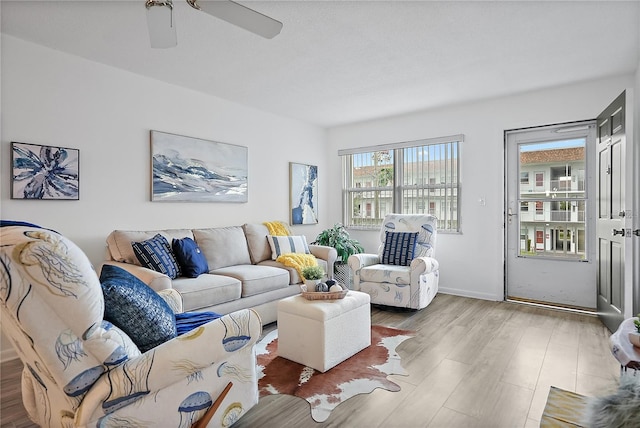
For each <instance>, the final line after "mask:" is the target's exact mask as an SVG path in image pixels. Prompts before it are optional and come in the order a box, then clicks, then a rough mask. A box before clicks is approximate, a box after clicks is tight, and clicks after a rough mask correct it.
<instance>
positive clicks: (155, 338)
mask: <svg viewBox="0 0 640 428" xmlns="http://www.w3.org/2000/svg"><path fill="white" fill-rule="evenodd" d="M100 283H101V284H102V294H103V295H104V319H105V320H106V321H109V322H110V323H112V324H113V325H115V326H116V327H118V328H119V329H120V330H122V331H124V332H125V333H127V335H128V336H129V337H130V338H131V340H133V343H135V344H136V345H137V346H138V349H140V352H146V351H148V350H149V349H152V348H155V347H156V346H158V345H160V344H162V343H164V342H166V341H167V340H171V339H173V338H174V337H176V335H177V332H176V317H175V314H174V313H173V311H172V310H171V308H170V307H169V305H168V304H167V302H165V301H164V300H163V299H162V297H160V296H159V295H158V293H156V292H155V291H153V290H152V289H151V288H149V287H148V286H147V284H145V283H144V282H142V281H141V280H140V279H138V278H137V277H135V276H134V275H132V274H131V273H129V272H127V271H126V270H124V269H122V268H120V267H117V266H113V265H109V264H106V265H104V266H103V267H102V272H101V273H100Z"/></svg>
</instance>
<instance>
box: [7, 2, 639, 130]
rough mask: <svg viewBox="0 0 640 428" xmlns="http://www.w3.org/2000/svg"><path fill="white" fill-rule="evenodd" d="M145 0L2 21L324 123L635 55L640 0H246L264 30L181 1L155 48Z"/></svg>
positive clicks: (40, 10) (535, 81)
mask: <svg viewBox="0 0 640 428" xmlns="http://www.w3.org/2000/svg"><path fill="white" fill-rule="evenodd" d="M201 1H202V0H201ZM238 1H240V0H238ZM144 3H145V2H144V0H136V1H133V0H127V1H117V0H110V1H99V0H85V1H52V0H49V1H42V2H38V1H29V0H23V1H8V0H2V1H1V3H0V4H1V7H2V10H1V13H2V27H1V29H2V32H3V33H6V34H10V35H13V36H15V37H18V38H21V39H25V40H29V41H32V42H35V43H38V44H41V45H44V46H48V47H51V48H54V49H57V50H60V51H64V52H69V53H72V54H75V55H78V56H81V57H84V58H87V59H90V60H93V61H97V62H100V63H104V64H108V65H111V66H114V67H118V68H121V69H125V70H129V71H131V72H134V73H138V74H141V75H145V76H150V77H152V78H155V79H159V80H162V81H166V82H171V83H174V84H176V85H180V86H184V87H187V88H191V89H194V90H197V91H200V92H205V93H209V94H213V95H216V96H218V97H221V98H224V99H227V100H230V101H235V102H238V103H241V104H244V105H247V106H252V107H255V108H257V109H260V110H264V111H268V112H272V113H275V114H278V115H283V116H288V117H292V118H297V119H300V120H303V121H305V122H309V123H313V124H317V125H320V126H325V127H330V126H336V125H341V124H346V123H351V122H356V121H361V120H369V119H375V118H379V117H385V116H391V115H396V114H402V113H407V112H411V111H416V110H422V109H428V108H437V107H441V106H444V105H450V104H456V103H463V102H468V101H472V100H478V99H484V98H490V97H495V96H502V95H508V94H512V93H518V92H523V91H530V90H536V89H540V88H546V87H553V86H557V85H564V84H567V83H571V82H578V81H584V80H590V79H597V78H601V77H606V76H612V75H621V74H625V73H632V72H634V71H635V70H636V68H637V67H638V63H639V52H640V32H639V28H640V1H625V2H623V1H585V2H583V1H565V2H558V1H513V2H507V1H494V2H490V1H470V2H459V1H407V2H399V1H312V0H305V1H271V0H266V1H244V2H242V1H240V3H242V4H244V5H245V6H248V7H250V8H253V9H255V10H258V11H259V12H261V13H263V14H265V15H268V16H271V17H273V18H275V19H277V20H279V21H281V22H283V23H284V27H283V30H282V33H281V34H280V35H278V36H276V37H275V38H274V39H271V40H267V39H263V38H261V37H259V36H256V35H254V34H252V33H249V32H247V31H245V30H242V29H240V28H237V27H234V26H232V25H230V24H228V23H226V22H224V21H221V20H219V19H217V18H214V17H212V16H210V15H207V14H205V13H202V12H198V11H196V10H194V9H192V8H191V7H189V6H188V5H187V4H186V2H184V0H174V5H175V9H174V10H175V20H176V24H177V32H178V46H177V47H176V48H172V49H160V50H158V49H151V48H150V45H149V35H148V31H147V25H146V12H145V7H144Z"/></svg>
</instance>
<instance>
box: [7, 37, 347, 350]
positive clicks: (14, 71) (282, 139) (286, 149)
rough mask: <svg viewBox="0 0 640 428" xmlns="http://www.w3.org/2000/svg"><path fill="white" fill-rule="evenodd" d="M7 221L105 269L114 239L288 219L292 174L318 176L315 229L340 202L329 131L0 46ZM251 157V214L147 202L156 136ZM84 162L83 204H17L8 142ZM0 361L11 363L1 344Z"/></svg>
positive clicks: (16, 42)
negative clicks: (51, 232)
mask: <svg viewBox="0 0 640 428" xmlns="http://www.w3.org/2000/svg"><path fill="white" fill-rule="evenodd" d="M1 79H2V80H1V82H2V103H1V106H0V109H1V111H2V126H1V128H2V130H1V134H0V136H1V147H0V177H1V178H0V181H1V190H0V194H1V199H0V211H1V212H0V214H1V217H2V218H3V219H9V220H22V221H28V222H32V223H36V224H40V225H43V226H46V227H49V228H52V229H55V230H58V231H60V232H61V233H63V234H64V235H66V236H67V237H69V238H70V239H72V240H73V241H74V242H75V243H76V244H78V245H79V246H80V247H81V248H82V249H83V250H84V251H85V252H86V254H87V255H88V256H89V258H90V260H91V262H92V263H93V264H94V266H96V267H99V265H100V263H101V262H102V261H103V260H104V256H105V238H106V237H107V235H108V234H109V232H111V231H112V230H114V229H156V228H157V229H164V228H182V227H215V226H229V225H241V224H243V223H245V222H263V221H270V220H284V221H288V219H289V162H300V163H308V164H314V165H318V170H319V177H320V185H319V208H320V211H319V218H320V220H321V221H323V222H324V223H321V224H319V225H317V226H298V227H296V228H294V232H295V233H298V234H304V235H306V236H307V238H308V239H310V240H313V239H314V238H315V237H316V236H317V234H318V233H319V232H320V231H321V230H322V229H323V228H325V227H326V226H328V225H330V223H329V222H328V212H329V210H328V207H329V206H330V205H332V204H335V203H337V200H335V198H334V200H333V201H332V200H331V195H333V194H337V193H336V192H331V191H330V189H329V186H328V185H327V184H326V182H325V181H323V180H325V179H326V178H325V177H328V176H330V173H329V171H328V165H327V157H328V154H327V151H326V147H325V140H326V136H325V131H324V130H323V129H321V128H318V127H315V126H311V125H308V124H305V123H302V122H299V121H295V120H291V119H287V118H283V117H279V116H274V115H271V114H268V113H265V112H261V111H258V110H255V109H251V108H248V107H244V106H242V105H239V104H234V103H231V102H228V101H225V100H222V99H220V98H216V97H212V96H207V95H204V94H201V93H198V92H194V91H191V90H186V89H183V88H180V87H177V86H173V85H169V84H166V83H163V82H159V81H155V80H151V79H148V78H145V77H142V76H139V75H135V74H132V73H129V72H126V71H122V70H119V69H115V68H111V67H107V66H104V65H101V64H98V63H94V62H90V61H86V60H84V59H81V58H78V57H74V56H70V55H67V54H64V53H61V52H58V51H55V50H51V49H48V48H44V47H42V46H39V45H35V44H32V43H28V42H25V41H22V40H20V39H16V38H13V37H10V36H6V35H2V68H1ZM151 129H154V130H159V131H164V132H170V133H175V134H180V135H187V136H191V137H197V138H203V139H207V140H215V141H220V142H225V143H231V144H238V145H242V146H247V147H248V148H249V202H248V203H244V204H230V203H161V202H150V187H151V178H150V177H151V171H150V169H151V159H150V143H149V130H151ZM11 141H18V142H24V143H33V144H43V145H53V146H63V147H71V148H77V149H79V150H80V200H79V201H34V200H12V199H10V197H11V192H10V179H9V177H10V171H9V168H10V142H11ZM0 351H1V353H0V359H1V360H6V359H9V358H12V357H14V356H15V353H14V352H13V350H12V349H11V347H10V346H9V345H8V342H7V341H6V339H5V338H4V337H1V338H0Z"/></svg>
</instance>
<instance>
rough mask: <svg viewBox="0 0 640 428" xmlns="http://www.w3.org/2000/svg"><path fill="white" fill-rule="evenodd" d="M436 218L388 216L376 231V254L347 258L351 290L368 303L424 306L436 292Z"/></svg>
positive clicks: (412, 215)
mask: <svg viewBox="0 0 640 428" xmlns="http://www.w3.org/2000/svg"><path fill="white" fill-rule="evenodd" d="M436 226H437V219H436V217H434V216H431V215H424V214H388V215H387V216H386V217H385V218H384V220H383V223H382V228H381V230H380V246H379V248H378V254H354V255H352V256H350V257H349V268H350V269H351V271H352V272H353V288H354V289H355V290H359V291H363V292H365V293H368V294H369V295H370V296H371V303H373V304H380V305H385V306H396V307H402V308H410V309H422V308H424V307H426V306H427V305H428V304H429V303H431V301H432V300H433V298H434V297H435V295H436V293H437V292H438V269H439V265H438V261H437V260H436V259H435V258H434V256H435V247H436V235H437V230H436Z"/></svg>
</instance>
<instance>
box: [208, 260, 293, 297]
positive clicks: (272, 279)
mask: <svg viewBox="0 0 640 428" xmlns="http://www.w3.org/2000/svg"><path fill="white" fill-rule="evenodd" d="M212 273H215V274H220V275H227V276H230V277H233V278H236V279H238V280H240V281H242V297H248V296H253V295H256V294H261V293H266V292H267V291H272V290H277V289H279V288H286V287H288V286H289V273H288V272H287V271H286V270H284V269H278V268H275V267H272V266H262V265H260V266H256V265H249V264H247V265H236V266H229V267H224V268H220V269H216V270H215V271H212Z"/></svg>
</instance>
